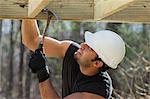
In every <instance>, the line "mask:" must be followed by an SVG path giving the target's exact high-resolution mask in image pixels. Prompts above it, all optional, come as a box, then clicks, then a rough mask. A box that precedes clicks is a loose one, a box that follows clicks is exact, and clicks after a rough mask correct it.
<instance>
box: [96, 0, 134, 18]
mask: <svg viewBox="0 0 150 99" xmlns="http://www.w3.org/2000/svg"><path fill="white" fill-rule="evenodd" d="M134 1H137V0H94V4H95V7H94V19H95V20H101V19H102V18H104V17H107V16H109V15H111V14H113V13H116V12H118V11H120V10H123V9H124V8H126V7H128V6H129V4H132V2H134Z"/></svg>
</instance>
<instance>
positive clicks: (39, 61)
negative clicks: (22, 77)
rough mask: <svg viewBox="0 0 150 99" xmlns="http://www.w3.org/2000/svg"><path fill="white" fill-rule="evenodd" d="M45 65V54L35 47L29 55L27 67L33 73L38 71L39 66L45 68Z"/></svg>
mask: <svg viewBox="0 0 150 99" xmlns="http://www.w3.org/2000/svg"><path fill="white" fill-rule="evenodd" d="M45 66H46V65H45V56H44V55H43V53H42V52H41V50H39V49H36V50H35V52H34V53H33V54H32V55H31V57H30V61H29V67H30V68H31V70H32V72H33V73H37V71H39V70H40V69H41V68H45Z"/></svg>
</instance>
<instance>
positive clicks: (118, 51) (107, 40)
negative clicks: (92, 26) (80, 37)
mask: <svg viewBox="0 0 150 99" xmlns="http://www.w3.org/2000/svg"><path fill="white" fill-rule="evenodd" d="M85 42H86V43H87V44H88V46H90V47H91V48H92V49H93V50H94V51H95V52H96V53H97V54H98V57H99V58H101V59H102V60H103V62H104V63H105V64H107V65H108V66H109V67H111V68H113V69H115V68H117V65H118V64H119V63H120V62H121V61H122V59H123V58H124V56H125V43H124V41H123V40H122V38H121V37H120V36H119V35H118V34H116V33H115V32H112V31H109V30H102V31H98V32H95V33H91V32H88V31H86V32H85Z"/></svg>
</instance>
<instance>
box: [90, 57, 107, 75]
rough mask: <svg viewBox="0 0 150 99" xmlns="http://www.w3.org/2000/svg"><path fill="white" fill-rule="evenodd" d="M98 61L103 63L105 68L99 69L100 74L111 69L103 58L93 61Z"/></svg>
mask: <svg viewBox="0 0 150 99" xmlns="http://www.w3.org/2000/svg"><path fill="white" fill-rule="evenodd" d="M96 60H99V61H102V62H103V66H102V67H101V68H99V72H105V71H107V70H109V69H110V67H109V66H108V65H107V64H105V62H104V61H103V60H102V59H101V58H99V57H98V55H97V56H96V58H95V59H93V60H92V61H96Z"/></svg>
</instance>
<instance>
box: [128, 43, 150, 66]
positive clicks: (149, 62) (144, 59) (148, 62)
mask: <svg viewBox="0 0 150 99" xmlns="http://www.w3.org/2000/svg"><path fill="white" fill-rule="evenodd" d="M126 46H127V47H128V48H129V49H130V50H131V51H132V52H133V53H134V54H135V55H136V56H137V57H139V58H140V59H142V61H143V62H145V63H146V64H149V65H150V61H148V60H147V59H146V58H145V57H143V56H141V55H139V54H138V53H137V52H136V51H135V50H134V49H133V48H132V47H131V46H130V45H129V44H127V43H126Z"/></svg>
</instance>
